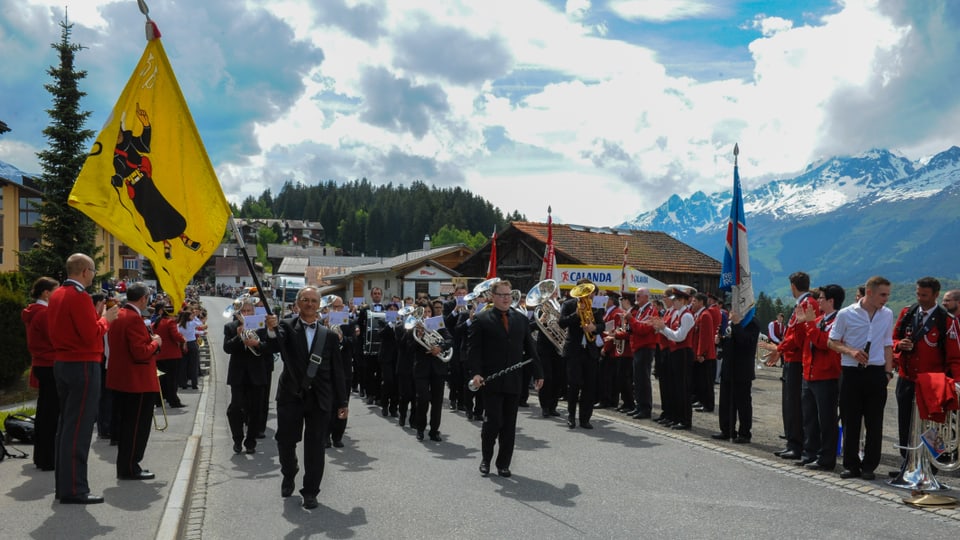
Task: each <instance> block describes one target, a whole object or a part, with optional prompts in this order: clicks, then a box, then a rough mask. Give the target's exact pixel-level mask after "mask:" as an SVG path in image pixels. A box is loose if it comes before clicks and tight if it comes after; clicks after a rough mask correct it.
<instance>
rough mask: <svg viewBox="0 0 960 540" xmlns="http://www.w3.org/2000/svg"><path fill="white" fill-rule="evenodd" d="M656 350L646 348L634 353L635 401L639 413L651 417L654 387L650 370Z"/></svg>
mask: <svg viewBox="0 0 960 540" xmlns="http://www.w3.org/2000/svg"><path fill="white" fill-rule="evenodd" d="M655 353H656V348H654V347H645V348H642V349H637V350H635V351H633V400H634V402H635V403H636V407H637V412H639V413H641V414H643V415H649V414H650V413H651V412H652V411H653V385H652V384H651V382H650V369H651V367H652V366H653V356H654V354H655Z"/></svg>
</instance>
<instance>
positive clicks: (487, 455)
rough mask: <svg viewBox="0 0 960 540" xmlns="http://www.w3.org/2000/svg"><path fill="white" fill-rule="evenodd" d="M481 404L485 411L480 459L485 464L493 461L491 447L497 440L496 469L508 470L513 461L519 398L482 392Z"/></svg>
mask: <svg viewBox="0 0 960 540" xmlns="http://www.w3.org/2000/svg"><path fill="white" fill-rule="evenodd" d="M481 392H483V391H482V390H481ZM483 403H484V406H485V407H486V411H485V414H484V416H483V425H482V426H481V428H480V443H481V449H480V451H481V459H482V460H483V461H484V462H485V463H490V460H492V459H493V447H494V445H495V444H496V442H497V440H499V441H500V451H499V452H497V461H496V466H497V468H498V469H508V468H510V463H511V461H513V446H514V441H515V440H516V435H517V408H518V407H519V406H520V396H518V395H517V394H504V393H501V392H483Z"/></svg>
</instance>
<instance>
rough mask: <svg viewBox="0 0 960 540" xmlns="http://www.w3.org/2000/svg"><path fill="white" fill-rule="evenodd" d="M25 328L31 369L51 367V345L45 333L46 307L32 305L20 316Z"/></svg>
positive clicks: (36, 304) (43, 305)
mask: <svg viewBox="0 0 960 540" xmlns="http://www.w3.org/2000/svg"><path fill="white" fill-rule="evenodd" d="M20 318H21V319H22V320H23V325H24V326H25V327H26V328H27V349H28V350H29V351H30V358H31V365H32V366H33V367H53V344H52V343H50V335H49V334H48V333H47V306H46V305H45V304H38V303H33V304H30V305H29V306H27V307H25V308H24V309H23V312H22V313H21V314H20Z"/></svg>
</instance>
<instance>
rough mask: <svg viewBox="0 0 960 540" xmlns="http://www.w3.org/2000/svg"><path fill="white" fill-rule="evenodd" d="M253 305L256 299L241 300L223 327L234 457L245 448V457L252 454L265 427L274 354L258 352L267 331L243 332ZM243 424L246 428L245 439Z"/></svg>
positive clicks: (228, 419)
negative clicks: (228, 356)
mask: <svg viewBox="0 0 960 540" xmlns="http://www.w3.org/2000/svg"><path fill="white" fill-rule="evenodd" d="M256 303H257V299H256V298H253V297H247V298H243V299H241V300H240V310H239V313H237V314H236V315H235V316H234V320H233V321H231V322H229V323H227V324H226V325H224V327H223V352H225V353H227V354H229V355H230V365H229V367H228V368H227V385H228V386H230V404H229V405H227V422H228V423H229V425H230V434H231V436H232V438H233V451H234V453H236V454H239V453H240V452H242V451H243V449H244V448H246V451H247V453H248V454H253V453H255V452H256V451H257V450H256V448H257V435H258V434H260V433H263V430H264V429H265V428H266V425H261V422H263V423H264V424H265V423H266V415H265V414H262V412H261V409H262V407H263V401H264V393H266V391H267V387H268V386H269V384H270V372H271V371H272V369H271V368H272V366H273V351H268V350H261V340H263V339H265V338H266V330H263V329H261V330H257V329H256V328H246V326H245V324H244V317H251V316H253V315H254V313H255V312H256ZM237 315H239V316H237ZM246 330H251V331H252V332H246ZM244 424H246V425H247V431H246V436H244V430H243V425H244Z"/></svg>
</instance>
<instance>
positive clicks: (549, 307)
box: [525, 279, 567, 354]
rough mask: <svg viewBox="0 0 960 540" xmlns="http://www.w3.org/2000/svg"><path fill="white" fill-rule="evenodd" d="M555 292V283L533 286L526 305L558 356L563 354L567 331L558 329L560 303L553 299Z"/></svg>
mask: <svg viewBox="0 0 960 540" xmlns="http://www.w3.org/2000/svg"><path fill="white" fill-rule="evenodd" d="M556 292H557V282H556V281H554V280H552V279H545V280H543V281H541V282H540V283H537V284H536V285H534V286H533V287H532V288H531V289H530V291H529V292H527V298H526V301H525V302H526V304H527V307H528V308H532V309H533V320H534V321H536V323H537V328H539V329H540V331H541V332H543V333H544V335H546V336H547V339H549V340H550V343H552V344H553V346H554V348H555V349H557V352H558V353H559V354H563V342H564V341H566V339H567V331H566V330H564V329H563V328H560V303H559V302H558V301H557V299H556V298H554V295H555V294H556Z"/></svg>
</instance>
